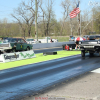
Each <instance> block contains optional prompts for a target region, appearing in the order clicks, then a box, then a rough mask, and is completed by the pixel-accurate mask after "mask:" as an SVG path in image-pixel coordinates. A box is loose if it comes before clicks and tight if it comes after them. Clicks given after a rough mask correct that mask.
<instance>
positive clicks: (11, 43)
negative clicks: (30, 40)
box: [0, 38, 33, 54]
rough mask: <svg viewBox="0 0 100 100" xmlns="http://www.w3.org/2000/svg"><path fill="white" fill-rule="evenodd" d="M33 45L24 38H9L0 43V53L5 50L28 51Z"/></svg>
mask: <svg viewBox="0 0 100 100" xmlns="http://www.w3.org/2000/svg"><path fill="white" fill-rule="evenodd" d="M30 49H33V45H31V44H27V42H26V41H25V40H24V39H22V38H7V39H5V40H4V41H3V43H1V44H0V54H1V53H4V52H16V51H28V50H30Z"/></svg>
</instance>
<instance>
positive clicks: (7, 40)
mask: <svg viewBox="0 0 100 100" xmlns="http://www.w3.org/2000/svg"><path fill="white" fill-rule="evenodd" d="M8 42H17V39H14V38H7V39H4V40H3V43H8Z"/></svg>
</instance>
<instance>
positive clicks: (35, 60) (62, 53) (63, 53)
mask: <svg viewBox="0 0 100 100" xmlns="http://www.w3.org/2000/svg"><path fill="white" fill-rule="evenodd" d="M77 54H81V52H80V51H64V50H63V51H57V55H46V56H44V55H43V53H39V54H35V55H36V58H31V59H25V60H19V61H13V62H7V63H0V70H4V69H9V68H14V67H18V66H22V65H28V64H33V63H38V62H43V61H48V60H52V59H57V58H62V57H67V56H72V55H77Z"/></svg>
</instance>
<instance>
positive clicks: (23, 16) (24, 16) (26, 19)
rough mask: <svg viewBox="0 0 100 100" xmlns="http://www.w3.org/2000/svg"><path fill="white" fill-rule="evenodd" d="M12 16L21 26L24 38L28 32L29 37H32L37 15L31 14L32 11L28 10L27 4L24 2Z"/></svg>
mask: <svg viewBox="0 0 100 100" xmlns="http://www.w3.org/2000/svg"><path fill="white" fill-rule="evenodd" d="M11 15H12V17H14V18H15V19H16V20H17V21H18V23H19V25H20V26H21V29H22V30H23V33H24V38H25V33H26V32H28V36H30V35H31V27H32V25H33V22H34V19H35V17H34V16H35V14H33V13H31V12H30V10H29V9H27V8H26V5H25V2H22V3H21V4H20V6H19V7H18V8H17V9H16V10H15V14H11Z"/></svg>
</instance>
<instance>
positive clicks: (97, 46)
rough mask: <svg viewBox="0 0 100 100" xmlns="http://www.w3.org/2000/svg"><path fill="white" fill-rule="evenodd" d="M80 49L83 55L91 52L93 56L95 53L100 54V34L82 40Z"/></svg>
mask: <svg viewBox="0 0 100 100" xmlns="http://www.w3.org/2000/svg"><path fill="white" fill-rule="evenodd" d="M79 45H80V50H81V55H82V57H85V53H89V54H90V56H92V55H93V54H94V53H99V55H100V36H99V35H95V36H94V35H93V36H89V40H85V41H80V42H79Z"/></svg>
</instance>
